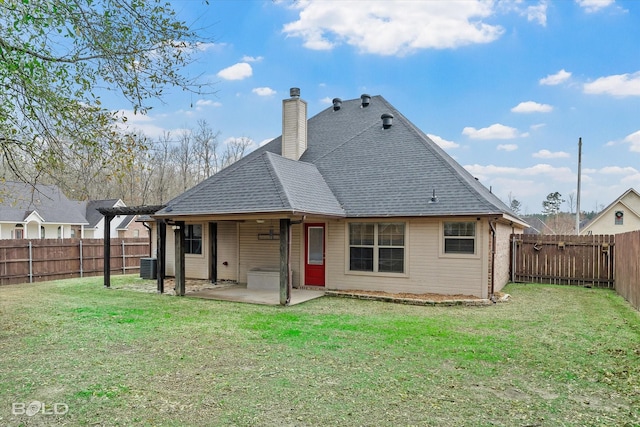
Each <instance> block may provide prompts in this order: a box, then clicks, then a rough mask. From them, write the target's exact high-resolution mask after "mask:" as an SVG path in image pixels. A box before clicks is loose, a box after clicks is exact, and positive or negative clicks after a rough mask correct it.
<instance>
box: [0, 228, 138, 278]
mask: <svg viewBox="0 0 640 427" xmlns="http://www.w3.org/2000/svg"><path fill="white" fill-rule="evenodd" d="M148 256H149V240H148V239H146V238H126V239H111V272H112V273H114V274H118V273H121V274H126V273H135V272H137V271H139V268H140V258H145V257H148ZM103 268H104V240H102V239H40V240H26V239H15V240H0V285H8V284H15V283H32V282H43V281H47V280H56V279H66V278H71V277H84V276H99V275H102V274H103V273H104V270H103Z"/></svg>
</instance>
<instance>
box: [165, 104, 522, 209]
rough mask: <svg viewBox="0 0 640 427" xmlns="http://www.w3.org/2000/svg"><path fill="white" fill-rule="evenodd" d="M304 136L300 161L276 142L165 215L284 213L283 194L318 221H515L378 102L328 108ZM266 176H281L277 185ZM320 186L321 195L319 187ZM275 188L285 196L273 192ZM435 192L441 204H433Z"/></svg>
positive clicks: (495, 199) (211, 180)
mask: <svg viewBox="0 0 640 427" xmlns="http://www.w3.org/2000/svg"><path fill="white" fill-rule="evenodd" d="M383 113H391V114H393V116H394V120H393V125H392V126H391V127H390V128H388V129H383V126H382V121H381V118H380V116H381V115H382V114H383ZM307 132H308V148H307V150H306V151H305V153H304V154H303V155H302V157H301V158H300V161H297V162H296V161H292V160H287V159H283V158H282V157H280V156H279V155H280V153H281V138H280V137H278V138H276V139H274V140H273V141H271V142H270V143H268V144H266V145H265V146H263V147H261V148H259V149H258V150H256V151H254V152H253V153H250V154H249V155H248V156H246V157H245V158H244V159H242V160H240V161H239V162H237V163H235V164H233V165H231V166H230V167H228V168H226V169H224V170H222V171H221V172H219V173H218V174H217V175H214V176H213V177H211V178H209V179H208V180H206V181H203V182H202V183H200V184H199V185H198V186H196V187H194V188H193V189H191V190H189V191H187V192H186V193H184V194H183V195H181V196H178V197H177V198H175V199H174V200H172V201H171V202H169V203H168V207H169V208H168V209H171V212H172V213H173V214H189V213H194V214H196V213H220V212H225V213H240V212H265V211H273V210H286V209H285V204H283V203H282V200H281V199H280V198H279V197H278V196H281V192H282V191H284V192H285V194H287V195H288V196H289V197H288V198H286V199H287V200H288V201H289V203H292V202H293V201H296V203H298V205H299V206H304V207H305V208H310V207H312V206H313V207H315V208H316V212H317V213H322V212H325V211H327V213H329V211H330V212H333V213H334V214H335V213H336V211H335V210H331V209H328V208H329V206H330V205H331V203H333V200H336V203H338V204H339V205H340V206H341V208H342V209H344V214H346V216H348V217H367V216H369V217H380V216H383V217H384V216H445V215H490V214H496V215H501V214H507V215H510V216H513V217H515V218H517V216H516V215H515V214H514V213H513V212H512V211H511V210H510V209H509V208H508V207H507V206H506V205H505V204H504V203H503V202H502V201H501V200H500V199H499V198H498V197H496V196H495V195H494V194H492V193H491V192H490V191H489V190H488V189H487V188H486V187H484V186H483V185H482V184H480V183H479V182H478V181H477V180H476V179H475V178H474V177H473V176H472V175H471V174H470V173H469V172H467V171H466V170H465V169H464V168H463V167H462V166H461V165H459V164H458V163H457V162H456V161H455V160H454V159H452V158H451V157H450V156H449V155H448V154H447V153H445V152H444V150H442V149H441V148H440V147H439V146H438V145H437V144H435V143H434V142H433V141H432V140H431V139H430V138H429V137H428V136H427V135H426V134H425V133H423V132H422V131H421V130H419V129H418V128H416V127H415V126H414V125H413V124H412V123H411V122H410V121H409V120H407V118H406V117H404V116H403V115H402V114H401V113H400V112H399V111H398V110H396V109H395V108H394V107H393V106H392V105H391V104H389V103H388V102H387V101H386V100H385V99H384V98H383V97H381V96H374V97H372V99H371V103H370V104H369V106H368V107H366V108H363V107H362V106H361V100H360V98H358V99H355V100H350V101H343V102H342V107H341V108H340V110H338V111H334V110H333V108H332V107H330V108H327V109H325V110H323V111H321V112H320V113H318V114H317V115H316V116H314V117H312V118H310V119H309V120H308V123H307ZM266 153H271V154H270V155H269V154H266ZM276 155H277V156H276ZM259 161H262V162H269V163H270V164H271V168H264V167H260V168H258V167H257V162H259ZM267 171H269V172H270V173H275V174H276V175H275V177H276V179H275V181H274V176H270V175H269V174H268V173H267ZM317 182H319V183H320V184H318V185H319V186H320V187H314V184H315V183H317ZM276 184H277V185H276ZM274 185H275V187H274ZM278 185H280V186H281V187H282V189H280V190H277V191H276V187H277V186H278ZM327 191H328V192H330V193H332V195H333V196H334V197H332V198H331V199H333V200H329V199H330V198H329V197H328V194H327V193H326V192H327ZM434 191H435V194H436V196H437V201H436V202H432V200H431V199H432V196H433V194H434ZM314 202H315V204H314ZM288 207H290V208H292V206H288ZM168 212H169V211H168V210H164V211H160V212H159V213H160V214H165V213H168Z"/></svg>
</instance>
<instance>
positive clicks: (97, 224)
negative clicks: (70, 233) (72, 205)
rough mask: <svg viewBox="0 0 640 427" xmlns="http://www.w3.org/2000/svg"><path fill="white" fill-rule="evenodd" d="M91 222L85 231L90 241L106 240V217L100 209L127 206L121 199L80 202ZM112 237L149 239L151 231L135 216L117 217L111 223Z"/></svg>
mask: <svg viewBox="0 0 640 427" xmlns="http://www.w3.org/2000/svg"><path fill="white" fill-rule="evenodd" d="M78 203H79V204H80V206H81V209H83V210H84V214H85V216H86V218H87V221H88V222H89V225H88V226H86V227H85V229H84V235H85V237H86V238H90V239H102V238H104V224H105V220H104V216H103V215H102V214H101V213H100V212H99V211H98V209H100V208H120V207H126V206H127V205H126V204H125V203H124V202H123V201H122V200H121V199H105V200H89V201H88V202H78ZM110 226H111V237H118V238H124V237H147V236H148V235H149V234H148V233H149V231H148V229H147V228H145V227H144V224H142V223H139V222H136V216H135V215H117V216H116V217H114V218H113V220H112V221H111V224H110Z"/></svg>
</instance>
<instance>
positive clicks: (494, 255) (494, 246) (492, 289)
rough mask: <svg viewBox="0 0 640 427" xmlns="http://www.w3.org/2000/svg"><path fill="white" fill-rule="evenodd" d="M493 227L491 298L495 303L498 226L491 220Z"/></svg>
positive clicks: (490, 224) (490, 223)
mask: <svg viewBox="0 0 640 427" xmlns="http://www.w3.org/2000/svg"><path fill="white" fill-rule="evenodd" d="M489 227H491V294H490V295H489V299H490V300H491V301H492V302H493V303H494V304H495V302H496V297H495V295H494V290H495V281H496V227H495V221H489Z"/></svg>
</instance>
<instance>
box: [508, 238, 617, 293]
mask: <svg viewBox="0 0 640 427" xmlns="http://www.w3.org/2000/svg"><path fill="white" fill-rule="evenodd" d="M511 250H512V252H511V280H512V281H513V282H534V283H553V284H565V285H582V286H595V287H605V288H614V285H615V282H614V265H615V262H614V252H615V251H616V246H615V236H614V235H595V236H558V235H530V234H513V235H511Z"/></svg>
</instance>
